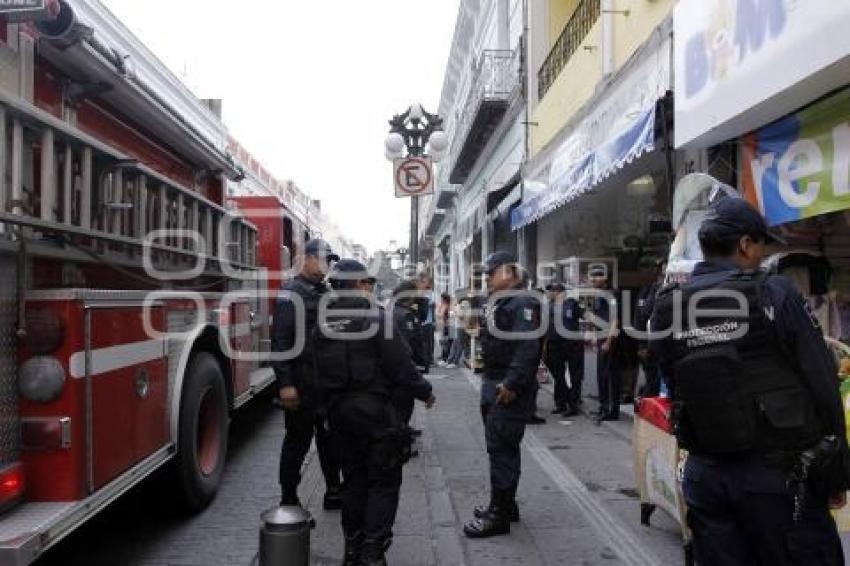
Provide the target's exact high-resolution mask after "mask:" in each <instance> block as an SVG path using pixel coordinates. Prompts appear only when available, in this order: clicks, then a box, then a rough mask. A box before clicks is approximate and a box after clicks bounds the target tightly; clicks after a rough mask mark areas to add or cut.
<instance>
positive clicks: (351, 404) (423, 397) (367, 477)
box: [316, 259, 434, 566]
mask: <svg viewBox="0 0 850 566" xmlns="http://www.w3.org/2000/svg"><path fill="white" fill-rule="evenodd" d="M374 281H375V280H374V279H373V278H371V277H370V276H369V274H368V273H367V272H366V267H365V266H364V265H363V264H361V263H360V262H358V261H356V260H353V259H344V260H342V261H340V262H338V263H337V264H336V266H334V270H333V271H332V273H331V275H330V283H331V286H332V287H333V289H334V291H332V294H331V296H330V300H329V302H328V304H327V309H326V310H323V311H322V313H323V314H325V316H324V317H323V318H322V319H321V320H320V321H319V324H318V329H317V337H316V352H317V356H316V368H317V374H318V382H319V391H320V394H321V395H320V396H321V400H322V406H323V408H324V409H325V410H326V411H327V415H328V421H329V423H330V426H331V430H332V431H333V433H334V435H335V436H336V437H337V438H338V440H339V446H340V448H341V455H342V465H343V478H344V483H343V500H342V528H343V532H344V534H345V539H346V543H345V544H346V546H345V562H344V564H346V565H349V566H354V565H360V564H363V565H369V566H374V565H382V564H386V561H385V559H384V553H385V551H386V549H387V548H388V547H389V545H390V543H391V542H392V526H393V522H394V521H395V515H396V511H397V509H398V499H399V488H400V486H401V474H402V464H403V463H404V462H405V461H406V455H405V454H406V452H407V451H409V449H410V442H409V436H407V435H406V434H405V432H404V430H403V428H402V427H401V423H400V422H399V419H398V415H397V414H396V411H395V408H394V407H393V404H392V400H391V393H392V391H393V390H394V389H400V388H403V389H405V390H407V391H408V392H409V394H410V395H411V396H413V397H415V398H416V399H419V400H420V401H423V402H424V403H426V404H427V406H428V407H429V408H430V407H431V406H432V405H433V404H434V397H433V395H432V393H431V384H430V383H428V382H427V381H425V380H424V379H423V378H422V376H421V375H420V374H419V372H418V371H417V370H416V368H415V367H414V366H413V363H412V361H411V353H410V349H409V348H408V347H407V344H406V343H405V342H404V340H403V339H402V337H401V336H400V335H399V334H398V333H397V332H393V331H391V332H388V333H387V332H385V330H386V325H387V324H388V322H387V318H386V315H385V313H384V312H383V309H380V308H379V307H378V306H377V305H376V303H375V300H374V297H373V296H372V293H373V290H374ZM389 324H390V325H392V322H389ZM390 330H392V329H390ZM319 352H321V354H320V355H319Z"/></svg>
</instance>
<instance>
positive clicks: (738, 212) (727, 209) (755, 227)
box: [699, 197, 786, 245]
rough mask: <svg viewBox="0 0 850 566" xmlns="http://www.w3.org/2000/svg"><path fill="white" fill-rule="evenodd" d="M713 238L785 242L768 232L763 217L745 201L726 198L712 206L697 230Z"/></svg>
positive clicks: (736, 198)
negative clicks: (742, 238)
mask: <svg viewBox="0 0 850 566" xmlns="http://www.w3.org/2000/svg"><path fill="white" fill-rule="evenodd" d="M699 233H700V236H702V235H703V234H705V235H711V236H713V237H720V238H722V237H724V236H732V237H734V236H754V237H757V238H761V239H762V240H764V241H765V242H777V243H779V244H783V245H784V244H785V243H786V242H785V240H783V239H782V238H780V237H779V236H777V235H776V234H773V233H771V232H770V230H769V229H768V227H767V222H765V220H764V217H763V216H762V215H761V214H760V213H759V211H758V210H756V209H755V208H753V206H752V205H751V204H750V203H749V202H747V201H746V200H744V199H742V198H738V197H727V198H723V199H720V200H719V201H717V202H715V203H714V204H712V206H711V209H710V210H709V213H708V216H707V217H706V219H705V220H703V222H702V225H701V226H700V229H699Z"/></svg>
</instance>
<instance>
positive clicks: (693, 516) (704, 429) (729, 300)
mask: <svg viewBox="0 0 850 566" xmlns="http://www.w3.org/2000/svg"><path fill="white" fill-rule="evenodd" d="M770 238H771V235H770V234H769V233H768V230H767V226H766V224H765V222H764V219H763V218H762V217H761V215H760V214H759V213H758V212H757V211H756V210H755V209H754V208H753V207H752V206H750V205H749V203H747V202H746V201H744V200H742V199H740V198H735V197H731V196H729V197H726V198H724V199H722V200H720V201H718V202H716V203H714V204H713V205H712V209H711V212H710V215H709V217H708V218H707V219H706V220H705V221H704V222H703V224H702V226H701V228H700V231H699V241H700V245H701V247H702V251H703V254H704V256H705V261H703V262H702V263H699V264H698V265H697V266H696V268H695V270H694V272H693V275H692V279H691V280H690V282H689V283H687V284H685V285H682V286H675V285H674V286H672V287H668V288H665V289H664V290H663V291H662V292H661V293H660V294H659V296H658V298H657V303H656V307H655V311H654V314H653V315H652V320H651V327H652V330H653V332H665V331H667V330H668V329H672V332H669V333H667V334H666V335H663V334H659V335H657V336H653V339H652V341H651V348H652V349H653V352H654V353H656V354H657V356H658V358H657V359H658V360H659V363H660V364H661V366H662V370H663V371H664V374H665V376H668V377H669V379H670V386H671V392H672V397H673V400H674V413H675V430H676V434H677V438H678V441H679V443H680V445H681V446H682V447H684V448H686V449H687V450H688V451H689V456H688V459H687V463H686V465H685V470H684V484H683V489H684V494H685V499H686V501H687V506H688V516H687V521H688V525H689V526H690V528H691V530H692V532H693V541H694V552H695V555H696V561H697V562H698V563H699V564H701V565H704V566H718V565H721V566H722V565H727V564H728V565H735V566H742V565H750V564H752V565H755V564H760V565H771V566H774V565H776V566H785V565H809V566H810V565H819V564H843V563H844V559H843V554H842V550H841V543H840V540H839V538H838V534H837V532H836V527H835V523H834V521H833V519H832V517H831V515H830V513H829V509H830V506H831V505H832V506H840V505H842V504H843V498H844V490H845V489H846V487H847V482H846V480H845V477H846V473H845V472H844V462H845V458H846V454H847V443H846V440H845V435H846V429H845V424H844V411H843V408H842V403H841V399H840V397H839V393H838V383H837V370H836V367H835V362H834V360H833V357H832V356H831V354H830V352H829V351H828V349H827V346H826V344H825V342H824V339H823V335H822V333H821V329H820V328H819V326H818V323H817V321H816V320H815V318H814V317H813V316H812V314H811V312H810V311H809V310H808V308H807V305H806V303H805V301H804V299H803V298H802V296H801V295H800V294H799V293H798V292H797V290H796V288H795V287H794V286H793V284H792V283H791V282H790V281H789V280H788V279H785V278H783V277H778V276H771V277H768V276H766V275H765V274H764V273H763V272H760V271H758V270H759V266H760V263H761V260H762V257H763V255H764V248H765V243H766V242H767V241H768V240H769V239H770ZM705 291H709V292H710V293H711V294H705V293H701V292H705ZM698 293H700V294H699V295H698ZM689 305H690V306H689ZM677 309H681V315H682V316H681V317H680V318H681V320H682V321H683V324H684V327H683V328H674V327H673V322H672V321H674V320H676V318H677V316H676V310H677ZM724 311H725V312H724ZM689 315H691V316H689Z"/></svg>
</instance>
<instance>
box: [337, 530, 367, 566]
mask: <svg viewBox="0 0 850 566" xmlns="http://www.w3.org/2000/svg"><path fill="white" fill-rule="evenodd" d="M364 539H365V537H364V536H363V533H360V532H358V533H354V534H353V535H351V536H346V537H345V558H344V559H343V561H342V566H360V560H361V559H362V557H363V541H364Z"/></svg>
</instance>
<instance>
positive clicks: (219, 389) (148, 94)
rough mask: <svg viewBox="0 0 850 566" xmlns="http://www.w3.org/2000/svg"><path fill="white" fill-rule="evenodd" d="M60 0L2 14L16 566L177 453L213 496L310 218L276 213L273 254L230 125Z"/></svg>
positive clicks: (6, 482) (186, 492)
mask: <svg viewBox="0 0 850 566" xmlns="http://www.w3.org/2000/svg"><path fill="white" fill-rule="evenodd" d="M60 6H61V11H60V12H59V14H58V16H57V17H56V18H54V19H50V20H44V21H41V22H21V21H17V22H16V21H12V20H8V19H2V20H0V204H1V205H2V206H0V511H2V514H0V564H28V563H30V562H32V561H33V560H34V559H35V558H36V557H37V556H38V555H39V554H41V553H42V552H43V551H44V550H45V549H47V548H48V547H50V546H52V545H54V544H55V543H56V542H57V541H59V540H61V539H62V538H63V537H64V536H65V535H67V534H68V533H69V532H71V531H72V530H73V529H74V528H76V527H77V526H79V525H80V524H82V523H83V522H84V521H86V520H87V519H88V518H90V517H91V516H92V515H94V514H95V513H97V512H98V511H99V510H101V509H102V508H104V507H105V506H106V505H107V504H109V503H110V502H111V501H113V500H114V499H115V498H117V497H119V496H120V495H121V494H122V493H124V492H126V491H127V490H128V489H129V488H130V487H132V486H133V485H135V484H137V483H138V482H139V481H141V480H143V479H144V478H145V477H146V476H148V475H149V474H151V473H152V472H153V471H154V470H157V469H158V468H160V467H162V466H165V465H168V466H170V467H171V469H170V472H171V473H173V474H174V478H175V481H174V483H175V485H177V486H178V487H179V492H180V500H181V501H182V503H183V504H184V505H185V506H186V507H188V508H190V509H200V508H202V507H204V506H205V505H206V504H207V503H208V502H209V501H210V500H211V498H212V497H213V496H214V494H215V492H216V489H217V487H218V484H219V481H220V478H221V474H222V468H223V465H224V461H225V455H226V451H227V430H228V423H229V417H230V414H231V412H232V411H234V410H235V409H237V408H239V407H240V406H241V405H242V404H244V403H245V402H246V401H248V400H249V399H250V398H251V397H252V396H254V395H256V394H257V393H258V392H259V391H261V390H262V389H263V388H265V387H266V386H267V385H269V384H271V383H272V382H273V375H272V372H271V370H270V369H269V368H268V367H266V366H267V363H266V362H265V361H264V360H263V355H264V352H267V351H268V343H269V341H268V332H269V320H270V314H271V313H270V307H271V302H270V301H268V300H262V299H261V298H260V297H263V296H265V297H270V296H272V295H271V293H273V292H274V290H276V289H278V288H279V284H280V280H279V279H277V280H275V281H273V282H272V284H271V286H268V284H267V283H266V282H265V281H263V280H262V278H259V277H257V276H256V274H257V273H258V272H259V273H262V271H263V270H262V269H260V268H261V267H262V264H263V262H265V261H268V262H270V263H269V264H268V265H267V267H268V268H269V269H272V270H277V269H279V268H281V267H282V263H281V262H283V261H285V260H284V255H283V254H282V252H281V249H282V248H281V247H280V246H284V245H285V246H287V249H288V250H290V251H291V250H293V249H294V246H295V242H296V241H298V240H300V236H299V234H301V233H302V232H303V230H304V227H303V226H301V225H298V226H291V229H292V230H296V231H295V232H291V233H287V232H286V228H285V216H286V215H281V220H280V224H279V225H275V226H271V225H266V224H263V226H265V227H266V228H267V229H269V230H274V231H275V238H274V243H273V244H269V245H266V246H264V247H261V248H260V255H261V257H259V258H258V257H257V254H256V252H255V248H256V245H257V229H256V226H255V225H254V224H252V223H251V222H250V221H249V220H248V219H246V218H244V217H243V216H242V215H241V214H239V213H238V212H236V211H235V210H234V209H231V208H228V207H227V206H226V199H225V193H226V187H227V184H228V183H238V182H239V181H240V179H241V178H242V177H243V175H244V172H243V171H242V170H241V168H240V167H239V166H237V164H236V163H235V161H234V160H233V158H232V156H231V155H230V154H228V152H227V151H226V148H227V135H226V131H225V130H224V128H223V126H222V125H221V123H220V120H218V118H217V117H216V116H215V115H214V114H213V113H212V112H211V111H210V110H209V108H208V107H206V106H205V105H204V104H202V103H201V102H200V101H198V100H197V99H195V98H194V97H193V96H192V95H191V93H189V92H188V90H186V89H185V87H183V86H182V85H181V84H180V83H179V81H178V80H177V79H176V78H175V77H174V76H173V75H171V74H170V73H168V72H167V71H166V70H165V69H164V67H163V66H162V65H161V64H160V63H159V62H158V61H157V60H156V59H155V58H154V57H153V56H152V55H151V54H150V53H149V52H148V51H147V50H146V49H145V47H144V46H143V45H142V44H141V43H140V42H139V41H138V40H137V39H136V38H135V37H133V36H132V34H131V33H130V32H129V31H127V30H126V28H124V27H123V26H122V25H121V24H120V23H119V22H118V21H117V20H116V19H115V18H114V16H112V15H111V14H110V13H109V12H108V11H107V10H105V8H103V6H101V5H100V3H99V2H98V1H97V0H74V1H72V2H68V3H66V2H65V1H62V2H60ZM243 204H244V205H246V206H247V205H250V206H251V207H252V208H257V207H262V206H266V207H274V208H285V203H282V202H281V201H280V200H274V201H273V202H272V201H268V202H262V203H260V202H255V203H248V202H247V201H245V202H242V203H241V204H240V206H242V205H243ZM290 220H291V219H290ZM290 224H291V222H290ZM269 241H270V242H271V241H272V239H269ZM270 245H274V246H277V250H276V251H277V259H273V258H272V255H273V254H272V251H271V249H272V248H271V247H269V246H270ZM266 289H272V291H271V292H265V294H263V292H264V291H265V290H266ZM258 291H259V292H258Z"/></svg>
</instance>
